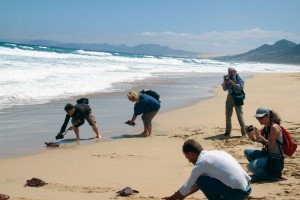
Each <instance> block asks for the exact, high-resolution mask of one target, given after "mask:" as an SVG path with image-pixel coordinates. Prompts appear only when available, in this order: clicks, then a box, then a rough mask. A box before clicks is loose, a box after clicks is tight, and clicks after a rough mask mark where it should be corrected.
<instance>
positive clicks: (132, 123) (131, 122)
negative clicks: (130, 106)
mask: <svg viewBox="0 0 300 200" xmlns="http://www.w3.org/2000/svg"><path fill="white" fill-rule="evenodd" d="M125 124H128V125H129V126H135V125H136V123H135V122H133V121H131V120H128V121H127V122H125Z"/></svg>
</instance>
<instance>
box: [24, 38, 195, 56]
mask: <svg viewBox="0 0 300 200" xmlns="http://www.w3.org/2000/svg"><path fill="white" fill-rule="evenodd" d="M18 42H19V43H23V44H29V45H41V46H50V47H62V48H74V49H82V50H90V51H104V52H117V53H129V54H144V55H152V56H178V57H189V56H192V57H193V56H196V55H199V54H200V53H196V52H190V51H183V50H175V49H171V48H169V47H167V46H161V45H158V44H140V45H136V46H127V45H124V44H123V45H110V44H106V43H103V44H84V43H60V42H55V41H50V40H30V41H18Z"/></svg>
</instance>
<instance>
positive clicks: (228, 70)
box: [228, 67, 236, 71]
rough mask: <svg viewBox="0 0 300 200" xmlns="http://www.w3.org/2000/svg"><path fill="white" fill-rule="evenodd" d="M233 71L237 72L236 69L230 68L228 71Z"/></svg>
mask: <svg viewBox="0 0 300 200" xmlns="http://www.w3.org/2000/svg"><path fill="white" fill-rule="evenodd" d="M232 70H234V71H236V69H235V68H234V67H228V71H232Z"/></svg>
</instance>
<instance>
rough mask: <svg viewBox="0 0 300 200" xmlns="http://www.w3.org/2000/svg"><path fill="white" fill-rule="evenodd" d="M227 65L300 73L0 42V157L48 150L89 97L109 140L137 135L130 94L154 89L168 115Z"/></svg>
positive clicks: (217, 79) (242, 70)
mask: <svg viewBox="0 0 300 200" xmlns="http://www.w3.org/2000/svg"><path fill="white" fill-rule="evenodd" d="M229 66H231V67H236V69H237V70H238V73H239V74H241V75H242V76H243V77H244V78H245V79H247V77H249V76H251V75H254V74H255V73H282V72H299V71H300V67H299V66H295V65H283V64H265V63H250V62H222V61H216V60H212V59H198V58H177V57H163V56H149V55H135V54H125V53H117V52H96V51H86V50H82V49H68V48H56V47H47V46H36V45H23V44H14V43H6V42H0V88H1V89H0V159H2V158H7V157H13V156H19V155H26V154H32V153H37V152H39V151H41V150H42V149H44V148H45V147H44V145H43V142H44V141H52V140H53V139H54V136H55V135H56V133H57V132H58V131H59V129H60V126H61V125H62V123H63V120H64V116H65V112H64V110H63V107H64V105H65V104H66V103H68V102H71V103H74V102H75V100H76V98H79V97H82V96H88V97H89V99H90V102H91V103H90V104H91V107H92V109H93V113H94V114H95V115H96V119H97V123H98V124H99V126H100V131H101V132H105V136H104V138H105V140H106V141H109V140H111V139H114V138H118V136H120V135H122V134H124V133H126V132H130V131H133V130H134V129H133V128H132V127H127V126H125V125H124V122H125V121H126V120H128V119H130V118H131V116H132V107H133V104H132V103H131V102H129V101H128V100H127V97H126V93H127V91H129V90H141V89H153V90H156V91H157V92H158V93H159V94H160V95H161V101H162V108H161V111H160V112H165V111H168V110H171V109H175V108H179V107H181V106H184V105H188V104H191V103H194V102H196V101H199V100H200V99H203V98H207V97H210V96H212V95H213V93H212V88H213V87H216V86H218V85H220V84H221V82H222V80H223V75H225V74H226V73H227V68H228V67H229ZM137 123H139V124H141V121H137ZM138 128H140V129H141V126H138ZM81 130H82V136H84V137H89V136H93V133H91V130H90V127H89V126H88V125H86V124H85V125H83V127H82V129H81ZM68 135H70V137H71V136H73V137H74V134H73V133H70V134H69V133H68ZM82 143H84V142H82ZM87 143H88V142H87Z"/></svg>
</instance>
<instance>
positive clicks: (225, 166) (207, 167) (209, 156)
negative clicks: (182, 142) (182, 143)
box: [179, 150, 251, 196]
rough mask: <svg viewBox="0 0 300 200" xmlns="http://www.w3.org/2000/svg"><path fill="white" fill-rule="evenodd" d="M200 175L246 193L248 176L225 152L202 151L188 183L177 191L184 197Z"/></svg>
mask: <svg viewBox="0 0 300 200" xmlns="http://www.w3.org/2000/svg"><path fill="white" fill-rule="evenodd" d="M200 175H204V176H209V177H211V178H215V179H218V180H219V181H221V182H222V183H224V184H225V185H227V186H229V187H231V188H232V189H240V190H243V191H246V188H247V186H248V182H249V181H250V180H251V178H250V176H249V175H248V174H247V173H246V172H245V170H244V169H243V168H242V167H241V165H240V164H239V163H238V162H237V161H236V160H235V159H234V158H233V157H232V156H231V155H229V154H228V153H226V152H225V151H219V150H213V151H206V150H203V151H201V153H200V154H199V157H198V159H197V162H196V164H195V166H194V168H193V170H192V173H191V176H190V178H189V179H188V181H187V182H186V183H185V184H184V185H183V186H182V187H181V188H180V189H179V192H180V193H181V194H182V195H184V196H186V195H188V194H189V193H190V192H191V191H192V189H193V188H194V187H196V185H195V184H196V181H197V179H198V178H199V176H200Z"/></svg>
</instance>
